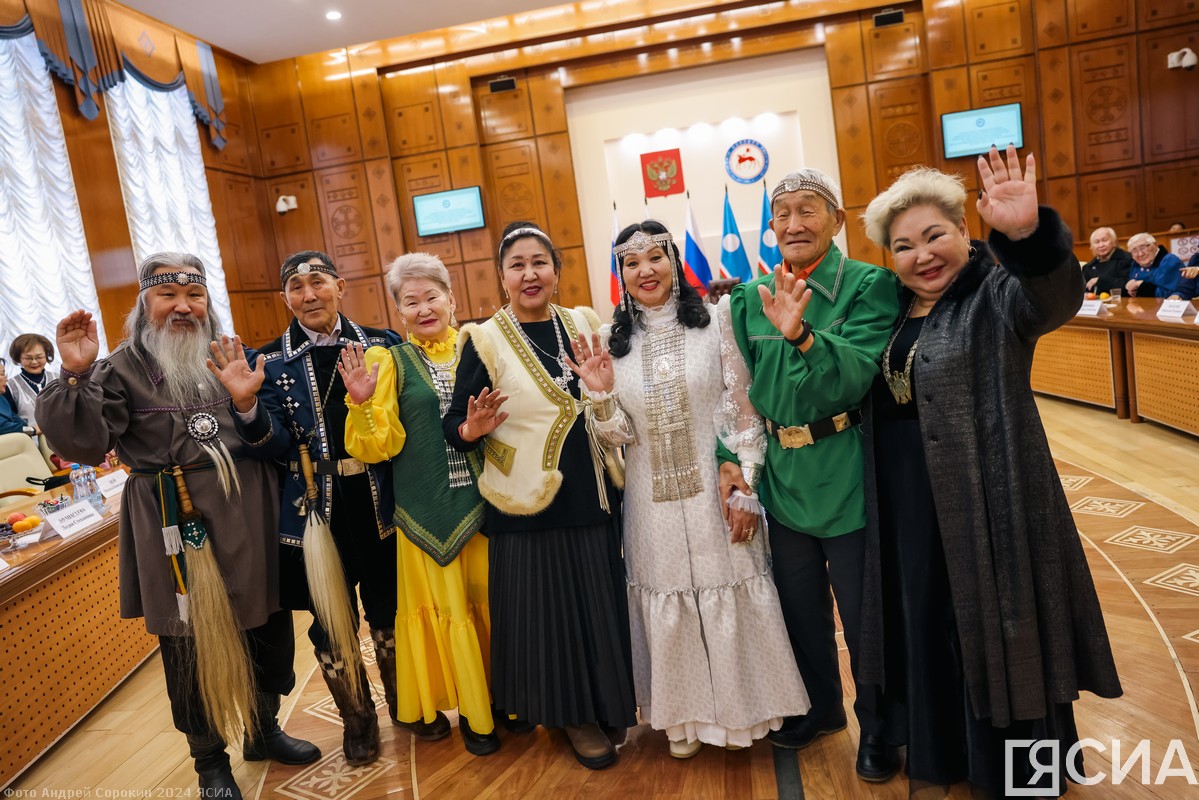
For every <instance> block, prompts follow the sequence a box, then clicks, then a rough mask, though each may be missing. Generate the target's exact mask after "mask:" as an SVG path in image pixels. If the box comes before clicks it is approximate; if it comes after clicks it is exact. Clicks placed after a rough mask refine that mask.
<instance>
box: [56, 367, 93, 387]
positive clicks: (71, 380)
mask: <svg viewBox="0 0 1199 800" xmlns="http://www.w3.org/2000/svg"><path fill="white" fill-rule="evenodd" d="M95 368H96V365H95V363H94V362H93V363H92V364H91V365H90V366H88V368H87V369H85V370H84V371H83V372H71V370H69V369H66V368H65V367H64V368H62V369H60V370H59V371H58V377H59V378H60V379H61V380H63V381H65V382H66V384H67V386H78V385H79V384H81V383H83V382H85V381H87V379H88V378H90V377H91V376H92V370H94V369H95Z"/></svg>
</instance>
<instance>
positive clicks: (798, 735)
mask: <svg viewBox="0 0 1199 800" xmlns="http://www.w3.org/2000/svg"><path fill="white" fill-rule="evenodd" d="M845 725H846V720H845V712H844V711H842V712H841V713H840V714H836V715H834V716H832V717H825V718H823V719H810V718H809V717H800V718H799V722H798V723H796V724H795V725H793V726H784V727H782V728H780V729H779V730H777V731H771V732H770V733H768V734H766V738H767V739H769V740H770V743H771V744H772V745H774V746H775V747H782V748H784V749H786V750H803V749H804V748H805V747H807V746H808V745H810V744H811V743H812V742H814V741H816V740H817V739H819V738H820V737H821V736H827V735H828V734H830V733H838V732H840V731H843V730H845Z"/></svg>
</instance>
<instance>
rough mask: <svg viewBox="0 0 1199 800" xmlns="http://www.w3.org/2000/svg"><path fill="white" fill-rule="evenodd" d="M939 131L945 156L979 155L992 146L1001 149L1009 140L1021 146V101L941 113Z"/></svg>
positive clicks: (1022, 130)
mask: <svg viewBox="0 0 1199 800" xmlns="http://www.w3.org/2000/svg"><path fill="white" fill-rule="evenodd" d="M941 133H942V137H941V138H942V139H943V140H944V141H945V157H946V158H958V157H960V156H977V155H982V154H983V153H985V152H987V151H988V150H990V149H991V145H995V146H996V147H998V148H999V150H1000V152H1002V151H1003V149H1004V148H1005V147H1007V145H1008V142H1011V143H1012V144H1014V145H1016V147H1023V146H1024V128H1023V126H1021V124H1020V104H1019V103H1009V104H1008V105H1005V106H991V107H989V108H972V109H970V110H969V111H954V112H953V113H952V114H942V115H941Z"/></svg>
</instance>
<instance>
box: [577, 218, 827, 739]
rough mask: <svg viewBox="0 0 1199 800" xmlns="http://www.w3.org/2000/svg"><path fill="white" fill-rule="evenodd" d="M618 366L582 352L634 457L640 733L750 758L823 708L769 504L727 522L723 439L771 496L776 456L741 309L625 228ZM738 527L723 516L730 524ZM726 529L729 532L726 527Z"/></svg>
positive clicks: (601, 353)
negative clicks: (764, 522)
mask: <svg viewBox="0 0 1199 800" xmlns="http://www.w3.org/2000/svg"><path fill="white" fill-rule="evenodd" d="M613 254H614V255H615V257H616V260H617V264H618V266H619V269H618V277H619V279H620V281H621V298H622V299H621V305H620V307H619V308H618V309H617V311H616V314H615V317H614V321H613V325H612V326H611V334H610V339H609V342H608V346H609V349H608V350H607V351H605V350H604V349H603V348H602V347H601V345H600V337H599V336H598V335H596V336H593V337H592V338H591V340H587V339H585V338H583V337H580V338H579V340H578V341H577V342H576V343H575V352H576V356H577V358H578V363H577V364H575V365H574V368H575V371H576V372H578V374H579V376H580V378H581V379H582V380H583V382H584V385H585V386H586V388H587V391H588V394H589V395H590V396H591V398H592V400H593V402H595V403H596V410H597V413H596V420H597V421H596V423H595V426H596V433H597V434H598V435H599V437H600V438H601V439H602V440H603V441H604V442H605V443H606V444H609V445H626V446H627V449H626V453H627V455H626V459H627V464H626V484H625V496H624V553H625V565H626V571H627V579H628V596H629V626H630V628H631V632H632V647H633V675H634V680H635V686H636V692H637V704H638V706H640V708H641V719H642V720H643V721H647V722H649V724H650V726H651V727H653V728H655V729H657V730H663V731H665V732H666V734H667V737H668V739H669V740H670V754H671V755H672V756H675V757H676V758H688V757H690V756H693V755H695V754H696V753H697V752H699V749H700V746H701V743H708V744H711V745H715V746H718V747H728V748H730V749H738V748H741V747H748V746H749V745H751V744H752V743H753V742H754V740H756V739H759V738H761V737H763V736H765V735H766V734H767V733H768V732H769V731H771V730H776V729H777V728H778V727H779V725H780V724H781V722H782V717H786V716H791V715H799V714H804V713H806V712H807V710H808V708H809V703H808V696H807V692H806V691H805V690H804V687H803V681H802V679H801V678H800V675H799V670H798V669H797V668H796V666H795V657H794V655H793V654H792V652H791V644H790V641H789V639H788V638H787V629H786V626H785V624H784V622H783V616H782V612H781V610H780V608H779V599H778V593H777V592H776V590H775V587H774V583H773V580H772V578H771V573H770V565H769V563H768V553H767V550H766V541H765V539H766V537H764V536H761V537H756V536H755V534H756V532H757V530H758V526H759V509H758V504H757V498H756V497H755V496H743V495H740V494H739V493H738V496H736V497H734V498H733V499H732V500H731V501H730V505H729V507H728V508H724V506H723V504H722V503H721V501H720V496H719V489H718V476H717V463H716V446H717V441H718V438H719V440H720V441H722V442H723V443H724V444H725V446H726V447H728V448H729V449H730V450H731V451H732V452H734V453H736V454H737V456H738V458H739V460H740V461H741V463H742V465H743V468H744V471H745V472H746V474H747V477H750V478H751V480H750V484H751V485H756V482H757V481H756V478H757V475H758V474H759V473H760V470H761V465H762V463H763V461H764V453H765V449H766V441H765V434H764V430H763V424H762V420H761V418H760V417H758V416H757V414H756V412H755V411H754V409H753V406H752V405H750V402H749V396H748V391H749V373H748V371H747V370H746V367H745V364H744V362H743V361H742V360H741V355H740V352H739V350H738V349H737V345H736V343H735V341H734V339H733V334H732V328H731V326H730V324H729V321H728V305H727V301H726V303H724V304H722V305H721V306H720V307H719V308H713V307H712V306H709V305H706V304H705V303H704V302H703V301H702V300H701V299H700V297H699V295H698V293H697V292H696V290H695V288H694V287H692V286H691V285H689V284H688V283H687V282H686V281H685V280H684V278H683V272H682V269H681V267H680V264H679V253H678V248H677V247H676V246H675V244H674V241H673V239H672V238H671V236H670V233H669V232H668V231H667V230H666V228H665V227H663V226H662V224H661V223H659V222H655V221H653V220H646V221H645V222H643V223H640V224H638V225H631V226H629V227H628V228H625V229H624V230H623V231H622V232H621V233H620V235H619V236H618V237H617V238H616V244H615V246H614V249H613ZM722 511H723V513H722ZM726 519H727V522H726Z"/></svg>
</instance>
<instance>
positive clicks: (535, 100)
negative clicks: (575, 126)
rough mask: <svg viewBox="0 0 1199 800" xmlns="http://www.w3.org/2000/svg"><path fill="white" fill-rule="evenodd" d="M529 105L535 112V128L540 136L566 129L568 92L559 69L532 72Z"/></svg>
mask: <svg viewBox="0 0 1199 800" xmlns="http://www.w3.org/2000/svg"><path fill="white" fill-rule="evenodd" d="M528 83H529V107H530V108H531V109H532V112H533V130H534V131H535V132H536V133H537V135H538V136H543V135H545V134H547V133H561V132H564V131H565V130H566V93H565V92H564V91H563V89H562V79H561V77H560V75H559V72H558V69H557V68H556V67H555V68H554V69H549V70H539V71H536V72H530V73H529V78H528Z"/></svg>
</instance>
